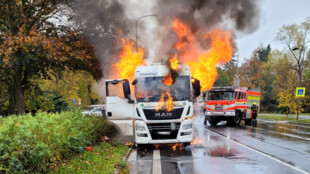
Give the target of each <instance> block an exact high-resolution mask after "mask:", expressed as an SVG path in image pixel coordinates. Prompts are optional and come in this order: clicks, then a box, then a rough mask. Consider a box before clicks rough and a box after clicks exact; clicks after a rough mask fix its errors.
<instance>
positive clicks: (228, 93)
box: [203, 87, 260, 126]
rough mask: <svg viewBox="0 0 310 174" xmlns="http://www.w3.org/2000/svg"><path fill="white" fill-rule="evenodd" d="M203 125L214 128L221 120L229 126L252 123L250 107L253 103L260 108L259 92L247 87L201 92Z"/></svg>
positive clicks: (222, 88)
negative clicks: (243, 122)
mask: <svg viewBox="0 0 310 174" xmlns="http://www.w3.org/2000/svg"><path fill="white" fill-rule="evenodd" d="M203 101H204V106H203V111H204V114H205V121H204V124H205V125H206V124H207V121H208V122H209V123H210V124H211V125H213V126H215V125H217V123H219V122H220V121H222V120H226V121H227V124H229V125H239V124H240V122H241V120H242V119H244V121H245V124H246V125H247V124H250V123H251V121H252V112H251V107H252V106H253V103H254V102H255V103H256V105H257V106H258V110H259V108H260V91H259V90H257V89H251V88H248V87H213V88H211V89H210V90H208V91H205V92H203Z"/></svg>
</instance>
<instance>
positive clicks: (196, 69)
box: [173, 19, 234, 90]
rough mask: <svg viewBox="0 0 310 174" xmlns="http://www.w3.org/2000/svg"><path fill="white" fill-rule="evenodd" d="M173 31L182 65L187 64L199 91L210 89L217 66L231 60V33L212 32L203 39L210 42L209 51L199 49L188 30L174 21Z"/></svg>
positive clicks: (223, 31) (215, 76) (222, 31)
mask: <svg viewBox="0 0 310 174" xmlns="http://www.w3.org/2000/svg"><path fill="white" fill-rule="evenodd" d="M173 31H174V32H175V33H176V34H177V36H178V37H179V39H180V41H179V42H178V43H177V44H176V45H175V48H176V49H178V50H179V51H180V54H181V57H182V60H183V62H184V63H187V64H189V66H190V71H191V75H192V76H193V77H194V78H196V79H198V80H200V84H201V89H202V90H207V89H210V88H212V86H213V83H214V82H215V80H216V78H217V70H216V66H217V65H223V64H226V63H228V62H229V61H230V60H231V57H232V55H233V53H234V49H233V46H232V45H231V32H229V31H225V30H212V31H210V32H208V33H207V34H206V35H205V37H204V38H203V39H207V40H209V41H210V43H211V44H210V49H209V50H204V49H203V48H201V47H199V45H200V44H198V43H197V41H196V40H195V38H194V36H193V34H192V33H191V31H190V28H189V27H188V26H187V25H186V24H184V23H182V22H181V21H180V20H178V19H176V20H175V21H174V24H173Z"/></svg>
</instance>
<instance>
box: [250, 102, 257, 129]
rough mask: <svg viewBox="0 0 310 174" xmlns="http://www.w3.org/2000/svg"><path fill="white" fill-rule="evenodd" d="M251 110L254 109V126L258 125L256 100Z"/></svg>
mask: <svg viewBox="0 0 310 174" xmlns="http://www.w3.org/2000/svg"><path fill="white" fill-rule="evenodd" d="M251 110H252V126H257V121H256V117H257V111H258V107H257V106H256V103H255V102H253V105H252V107H251Z"/></svg>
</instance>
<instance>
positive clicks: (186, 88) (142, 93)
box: [135, 76, 191, 102]
mask: <svg viewBox="0 0 310 174" xmlns="http://www.w3.org/2000/svg"><path fill="white" fill-rule="evenodd" d="M162 81H163V77H145V78H138V79H137V84H136V86H135V94H136V99H137V101H138V102H158V101H159V100H160V97H161V93H162V90H163V89H170V92H171V97H173V101H182V100H189V99H190V97H191V93H190V77H189V76H178V77H176V79H175V82H174V84H173V85H172V86H167V85H165V84H164V83H163V82H162ZM166 97H167V96H166ZM165 100H166V98H165Z"/></svg>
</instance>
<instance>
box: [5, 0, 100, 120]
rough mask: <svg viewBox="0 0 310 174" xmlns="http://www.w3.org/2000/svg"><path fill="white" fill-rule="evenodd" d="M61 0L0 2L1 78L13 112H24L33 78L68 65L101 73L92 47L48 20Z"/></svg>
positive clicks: (57, 71) (56, 73) (47, 75)
mask: <svg viewBox="0 0 310 174" xmlns="http://www.w3.org/2000/svg"><path fill="white" fill-rule="evenodd" d="M67 2H68V1H62V0H48V1H47V0H3V1H0V70H1V71H0V73H1V74H0V81H1V82H2V83H4V84H5V86H6V88H7V89H8V96H9V106H8V110H9V113H10V114H13V113H16V114H22V113H24V112H25V92H26V91H27V90H28V91H29V90H30V86H31V85H32V81H33V80H32V79H36V78H49V77H50V75H51V73H48V72H50V71H53V72H54V74H55V75H58V74H59V72H61V71H62V70H63V69H64V68H65V67H68V68H69V69H82V70H88V71H91V72H92V74H93V75H94V76H95V77H96V78H98V77H100V75H101V73H100V70H99V68H98V62H97V61H96V59H95V58H94V51H93V48H92V47H91V46H90V45H89V44H88V43H87V42H86V40H85V39H84V38H83V37H82V36H81V35H80V34H79V33H78V32H77V31H71V30H70V29H69V28H66V27H63V26H58V27H56V26H55V25H53V24H52V23H50V22H49V20H50V19H52V18H55V15H56V14H57V13H59V12H60V11H61V10H63V9H62V8H61V7H62V5H63V3H67Z"/></svg>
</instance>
